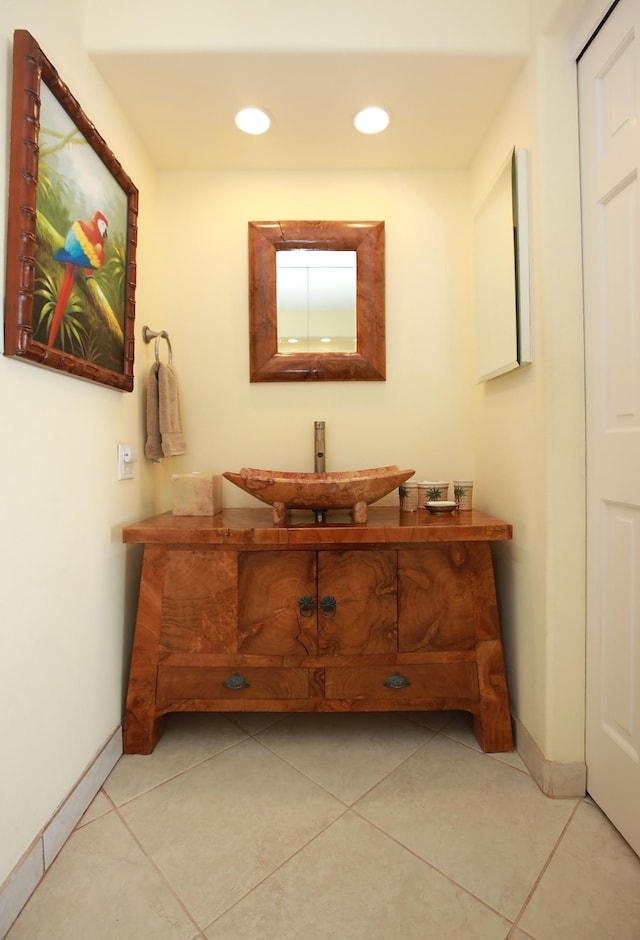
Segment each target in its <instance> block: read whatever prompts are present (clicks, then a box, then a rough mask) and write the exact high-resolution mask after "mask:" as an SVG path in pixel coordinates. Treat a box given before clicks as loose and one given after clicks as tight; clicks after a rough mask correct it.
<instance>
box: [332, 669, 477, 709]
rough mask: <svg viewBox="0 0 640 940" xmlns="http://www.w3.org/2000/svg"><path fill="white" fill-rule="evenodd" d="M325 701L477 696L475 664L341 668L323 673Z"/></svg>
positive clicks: (464, 697)
mask: <svg viewBox="0 0 640 940" xmlns="http://www.w3.org/2000/svg"><path fill="white" fill-rule="evenodd" d="M325 695H326V697H327V698H329V699H332V698H347V699H349V698H351V699H353V698H356V699H358V698H371V699H381V700H383V701H384V700H387V699H389V700H400V701H402V700H403V699H439V698H459V699H470V698H477V697H478V671H477V668H476V664H475V663H429V664H425V665H416V666H411V665H406V666H405V665H401V666H340V667H336V668H331V667H330V668H328V669H326V671H325Z"/></svg>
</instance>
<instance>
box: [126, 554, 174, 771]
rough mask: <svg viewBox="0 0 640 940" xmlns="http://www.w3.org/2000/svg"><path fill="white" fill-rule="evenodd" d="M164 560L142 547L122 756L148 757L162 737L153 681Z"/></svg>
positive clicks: (155, 667)
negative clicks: (123, 754)
mask: <svg viewBox="0 0 640 940" xmlns="http://www.w3.org/2000/svg"><path fill="white" fill-rule="evenodd" d="M166 557H167V556H166V552H165V550H164V548H163V547H162V546H157V545H146V546H145V549H144V555H143V559H142V575H141V578H140V595H139V597H138V612H137V616H136V628H135V636H134V640H133V652H132V655H131V670H130V674H129V690H128V693H127V706H126V713H125V720H124V753H125V754H150V753H151V751H152V750H153V748H154V747H155V745H156V743H157V741H158V739H159V738H160V736H161V734H162V716H157V715H156V677H157V673H158V657H159V652H160V623H161V616H162V594H163V590H164V579H165V569H166Z"/></svg>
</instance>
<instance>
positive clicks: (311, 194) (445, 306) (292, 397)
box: [154, 171, 480, 508]
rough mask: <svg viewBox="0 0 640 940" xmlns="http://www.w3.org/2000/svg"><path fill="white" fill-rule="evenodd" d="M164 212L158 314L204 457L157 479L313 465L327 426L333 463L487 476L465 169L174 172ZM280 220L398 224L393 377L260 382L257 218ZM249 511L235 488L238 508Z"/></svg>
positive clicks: (391, 278) (390, 255) (392, 272)
mask: <svg viewBox="0 0 640 940" xmlns="http://www.w3.org/2000/svg"><path fill="white" fill-rule="evenodd" d="M159 203H160V212H161V215H160V222H159V228H160V230H161V231H162V239H161V245H160V250H159V255H158V258H157V264H156V267H155V275H154V277H155V278H156V279H157V286H158V288H159V290H160V293H161V295H162V308H161V309H159V310H158V311H157V312H156V313H154V319H155V320H158V319H159V320H160V322H159V323H155V327H156V328H158V327H160V326H161V327H163V328H166V329H168V330H170V333H171V342H172V347H173V351H174V363H175V365H176V366H177V368H178V369H179V372H180V376H181V379H182V382H181V387H182V392H183V404H184V414H185V419H184V420H185V433H186V434H187V437H188V443H189V453H188V455H187V456H186V457H184V458H180V461H174V465H173V466H168V465H167V466H164V467H162V466H161V467H156V468H155V470H154V472H155V471H157V473H158V475H165V476H166V474H167V473H169V472H172V471H173V472H176V471H178V472H182V471H185V472H186V471H191V470H216V471H223V470H238V469H240V467H242V466H258V467H269V468H274V469H284V470H295V469H297V470H312V469H313V422H314V420H315V419H323V420H325V422H326V426H327V428H326V439H327V469H330V470H343V469H344V470H346V469H358V468H364V467H371V466H381V465H383V464H389V463H396V464H398V465H401V466H402V467H410V468H414V469H415V470H416V474H417V478H419V479H424V478H431V479H433V478H434V477H435V478H446V479H453V477H454V476H459V477H462V478H467V477H472V476H473V470H474V467H473V456H472V442H471V435H470V433H469V428H470V393H471V389H472V380H471V355H472V349H471V338H470V334H469V268H470V264H469V250H470V247H469V225H468V210H467V204H468V199H467V185H466V174H465V173H461V172H458V171H451V172H446V171H445V172H436V173H419V172H416V173H397V172H379V173H340V172H334V173H326V172H325V173H312V172H302V171H301V172H298V173H249V172H245V173H208V174H207V173H205V174H193V173H177V172H176V173H163V174H162V175H161V181H160V200H159ZM278 217H280V218H283V219H284V218H308V219H314V218H341V219H384V220H385V233H386V261H387V266H386V267H387V381H386V382H349V383H343V382H338V383H336V382H309V383H298V382H297V383H281V382H279V383H257V384H250V383H249V381H248V376H249V341H248V307H247V303H248V297H247V281H248V274H247V271H248V269H247V223H248V221H249V220H251V219H256V220H259V219H262V220H265V219H276V218H278ZM161 491H162V497H163V499H164V504H165V505H167V500H168V498H169V489H168V486H164V487H161ZM479 498H480V497H479ZM392 499H393V500H395V501H396V502H397V494H394V495H393V497H392ZM248 502H251V503H252V504H253V505H257V503H256V502H255V500H251V498H250V497H248V496H246V495H245V494H244V493H242V491H241V490H239V489H237V488H236V487H234V486H233V485H232V484H230V483H226V481H225V503H226V504H227V505H246V504H247V503H248ZM165 505H161V506H159V508H165Z"/></svg>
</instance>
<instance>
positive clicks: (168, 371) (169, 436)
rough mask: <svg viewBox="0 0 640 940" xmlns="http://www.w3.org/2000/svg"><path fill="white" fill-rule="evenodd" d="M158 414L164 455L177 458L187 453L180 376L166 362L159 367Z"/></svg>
mask: <svg viewBox="0 0 640 940" xmlns="http://www.w3.org/2000/svg"><path fill="white" fill-rule="evenodd" d="M158 412H159V420H160V438H161V440H162V453H163V455H164V456H165V457H176V456H177V455H178V454H184V453H186V450H187V448H186V444H185V442H184V432H183V430H182V412H181V410H180V394H179V391H178V376H177V375H176V371H175V369H174V368H173V366H172V365H169V364H168V363H165V362H161V363H160V365H159V366H158Z"/></svg>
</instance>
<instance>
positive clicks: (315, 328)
mask: <svg viewBox="0 0 640 940" xmlns="http://www.w3.org/2000/svg"><path fill="white" fill-rule="evenodd" d="M356 257H357V255H356V252H355V251H323V250H321V249H320V250H318V251H313V250H309V249H307V248H293V249H291V250H290V251H278V252H276V301H277V309H278V352H279V353H281V354H282V355H283V356H286V355H293V354H295V353H300V352H320V353H321V352H355V351H356V347H357V336H356V330H357V325H356Z"/></svg>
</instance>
